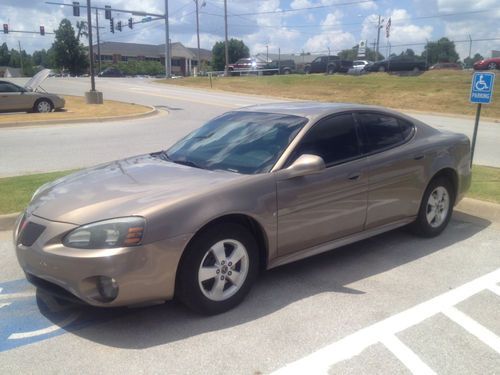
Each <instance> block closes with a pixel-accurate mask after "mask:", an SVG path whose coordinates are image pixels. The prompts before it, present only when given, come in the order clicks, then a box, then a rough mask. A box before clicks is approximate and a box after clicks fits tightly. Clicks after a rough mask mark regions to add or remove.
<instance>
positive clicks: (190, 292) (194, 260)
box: [177, 223, 259, 315]
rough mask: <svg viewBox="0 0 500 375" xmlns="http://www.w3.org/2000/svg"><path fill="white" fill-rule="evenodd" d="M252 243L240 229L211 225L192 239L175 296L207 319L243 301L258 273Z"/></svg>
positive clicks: (238, 226) (179, 276)
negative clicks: (206, 316)
mask: <svg viewBox="0 0 500 375" xmlns="http://www.w3.org/2000/svg"><path fill="white" fill-rule="evenodd" d="M258 263H259V260H258V250H257V245H256V242H255V239H254V238H253V236H252V235H251V234H250V232H249V231H248V230H247V229H246V228H245V227H243V226H241V225H238V224H232V223H223V224H217V225H214V226H212V227H210V228H208V229H207V230H204V231H203V232H202V233H200V234H199V235H197V236H196V238H195V239H194V240H193V241H192V242H191V244H190V245H189V246H188V248H187V249H186V254H185V255H184V256H183V261H182V264H181V266H180V269H179V271H178V272H179V275H178V289H177V295H178V297H179V299H180V300H181V301H182V302H183V303H184V304H185V305H186V306H188V307H189V308H190V309H192V310H194V311H196V312H198V313H201V314H207V315H213V314H219V313H222V312H224V311H227V310H230V309H232V308H233V307H235V306H236V305H238V304H239V303H240V302H241V301H243V299H244V298H245V296H246V294H247V293H248V292H249V291H250V288H251V286H252V284H253V282H254V281H255V278H256V277H257V273H258Z"/></svg>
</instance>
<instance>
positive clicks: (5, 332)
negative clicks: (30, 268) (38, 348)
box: [0, 279, 127, 353]
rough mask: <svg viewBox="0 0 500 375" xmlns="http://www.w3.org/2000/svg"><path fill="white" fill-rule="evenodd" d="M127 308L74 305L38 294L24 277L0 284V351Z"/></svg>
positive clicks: (95, 321) (98, 320) (105, 318)
mask: <svg viewBox="0 0 500 375" xmlns="http://www.w3.org/2000/svg"><path fill="white" fill-rule="evenodd" d="M125 314H127V311H124V310H112V309H111V310H107V309H97V308H92V307H86V306H81V305H75V304H73V303H70V302H67V301H62V300H59V299H55V298H54V297H52V296H50V295H47V294H44V293H40V292H39V291H37V290H36V289H35V288H34V287H33V286H32V285H31V284H29V283H28V282H27V281H26V280H25V279H20V280H12V281H7V282H3V283H0V353H1V352H3V351H6V350H10V349H13V348H17V347H19V346H24V345H28V344H32V343H35V342H38V341H42V340H47V339H50V338H52V337H55V336H59V335H62V334H64V333H66V332H74V331H78V330H80V329H82V328H86V327H89V326H92V325H94V324H99V323H104V322H106V321H109V320H111V319H114V318H116V317H119V316H124V315H125Z"/></svg>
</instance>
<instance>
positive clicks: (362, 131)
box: [353, 110, 417, 156]
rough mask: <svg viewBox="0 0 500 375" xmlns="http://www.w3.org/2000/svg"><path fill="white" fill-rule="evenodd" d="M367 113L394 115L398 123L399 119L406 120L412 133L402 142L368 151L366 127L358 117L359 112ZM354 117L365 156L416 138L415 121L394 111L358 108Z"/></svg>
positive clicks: (354, 112)
mask: <svg viewBox="0 0 500 375" xmlns="http://www.w3.org/2000/svg"><path fill="white" fill-rule="evenodd" d="M366 113H368V114H377V115H381V116H387V117H392V118H395V119H396V120H398V123H399V121H405V122H407V123H409V124H410V125H411V131H410V134H408V136H407V137H406V138H405V139H403V140H401V141H400V142H397V143H394V144H392V145H389V146H387V147H384V148H380V149H378V150H374V151H367V150H366V148H367V144H368V135H367V134H366V127H365V126H364V125H362V124H361V122H360V120H359V119H358V117H357V115H358V114H366ZM353 117H354V120H355V121H356V123H357V125H358V129H359V132H360V137H361V144H362V146H361V148H362V153H363V156H371V155H375V154H379V153H382V152H385V151H388V150H392V149H394V148H396V147H400V146H402V145H404V144H406V143H408V142H410V141H411V140H412V139H413V138H414V136H415V134H416V133H417V129H416V126H415V123H414V122H413V121H410V120H408V119H406V118H403V117H402V116H398V115H395V114H392V113H386V112H382V111H377V110H357V111H353ZM400 127H401V124H400Z"/></svg>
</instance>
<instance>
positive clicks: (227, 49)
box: [224, 0, 229, 77]
mask: <svg viewBox="0 0 500 375" xmlns="http://www.w3.org/2000/svg"><path fill="white" fill-rule="evenodd" d="M224 34H225V45H224V48H225V54H226V66H225V67H224V76H226V77H227V66H228V65H229V44H228V43H229V42H228V41H227V0H224Z"/></svg>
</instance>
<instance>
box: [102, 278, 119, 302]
mask: <svg viewBox="0 0 500 375" xmlns="http://www.w3.org/2000/svg"><path fill="white" fill-rule="evenodd" d="M97 291H98V292H99V294H100V295H101V298H102V299H103V301H104V302H111V301H113V300H114V299H115V298H116V297H117V296H118V283H117V282H116V280H115V279H113V278H111V277H107V276H99V278H98V279H97Z"/></svg>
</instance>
